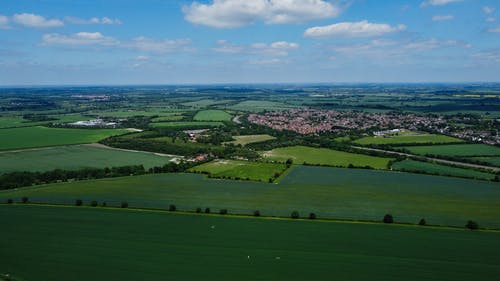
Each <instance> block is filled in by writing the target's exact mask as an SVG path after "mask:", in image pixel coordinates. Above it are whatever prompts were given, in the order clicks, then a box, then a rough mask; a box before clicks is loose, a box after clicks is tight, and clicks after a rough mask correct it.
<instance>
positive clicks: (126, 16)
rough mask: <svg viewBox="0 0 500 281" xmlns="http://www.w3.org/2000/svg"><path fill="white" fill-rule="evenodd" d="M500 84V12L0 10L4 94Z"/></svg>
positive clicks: (156, 4)
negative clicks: (68, 88) (106, 88)
mask: <svg viewBox="0 0 500 281" xmlns="http://www.w3.org/2000/svg"><path fill="white" fill-rule="evenodd" d="M367 82H369V83H372V82H380V83H392V82H396V83H397V82H404V83H406V82H409V83H418V82H500V1H498V0H338V1H336V0H333V1H328V0H197V1H193V0H180V1H173V0H172V1H170V0H137V1H136V0H85V1H83V0H15V1H14V0H0V85H1V86H9V85H138V84H141V85H144V84H156V85H157V84H220V83H367Z"/></svg>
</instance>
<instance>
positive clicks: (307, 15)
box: [183, 0, 341, 28]
mask: <svg viewBox="0 0 500 281" xmlns="http://www.w3.org/2000/svg"><path fill="white" fill-rule="evenodd" d="M340 11H341V8H340V7H339V5H336V4H334V3H331V2H328V1H324V0H252V1H248V0H213V2H212V3H210V4H201V3H198V2H193V3H192V4H191V5H187V6H184V7H183V12H184V16H185V19H186V20H187V21H189V22H191V23H194V24H200V25H206V26H210V27H215V28H235V27H241V26H245V25H249V24H252V23H254V22H256V21H263V22H265V23H266V24H286V23H297V22H307V21H311V20H319V19H325V18H330V17H335V16H338V15H339V14H340Z"/></svg>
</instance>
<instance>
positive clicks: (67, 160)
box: [0, 145, 172, 174]
mask: <svg viewBox="0 0 500 281" xmlns="http://www.w3.org/2000/svg"><path fill="white" fill-rule="evenodd" d="M170 160H172V157H166V156H159V155H155V154H154V153H147V152H144V153H143V152H132V151H123V150H116V149H107V148H99V147H91V146H84V145H77V146H58V147H49V148H43V149H40V150H27V151H19V152H8V153H0V174H1V173H7V172H14V171H31V172H41V171H50V170H54V169H66V170H77V169H81V168H104V167H118V166H127V165H144V167H145V168H146V169H148V168H150V167H154V166H163V165H165V164H166V163H168V162H169V161H170Z"/></svg>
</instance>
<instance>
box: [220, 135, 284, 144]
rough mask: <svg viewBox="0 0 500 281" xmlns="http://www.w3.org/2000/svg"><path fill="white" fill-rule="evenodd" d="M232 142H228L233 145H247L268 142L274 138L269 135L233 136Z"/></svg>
mask: <svg viewBox="0 0 500 281" xmlns="http://www.w3.org/2000/svg"><path fill="white" fill-rule="evenodd" d="M233 139H235V140H234V141H231V142H228V143H232V144H235V145H238V144H241V145H243V146H244V145H247V144H249V143H256V142H264V141H268V140H274V139H275V137H273V136H270V135H246V136H233Z"/></svg>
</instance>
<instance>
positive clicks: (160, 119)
mask: <svg viewBox="0 0 500 281" xmlns="http://www.w3.org/2000/svg"><path fill="white" fill-rule="evenodd" d="M182 118H184V116H182V115H169V116H161V117H156V118H153V119H151V121H152V122H169V121H179V120H182Z"/></svg>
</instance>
